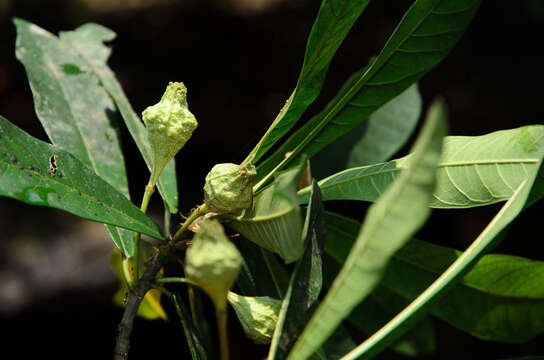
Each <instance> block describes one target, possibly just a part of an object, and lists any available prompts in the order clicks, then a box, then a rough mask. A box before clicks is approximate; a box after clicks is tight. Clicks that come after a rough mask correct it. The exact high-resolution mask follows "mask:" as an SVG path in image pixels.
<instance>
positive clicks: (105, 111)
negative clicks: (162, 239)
mask: <svg viewBox="0 0 544 360" xmlns="http://www.w3.org/2000/svg"><path fill="white" fill-rule="evenodd" d="M14 23H15V25H16V27H17V45H16V54H17V58H18V59H19V60H20V61H21V62H22V63H23V65H24V66H25V69H26V71H27V74H28V80H29V82H30V87H31V89H32V93H33V94H34V102H35V108H36V113H37V115H38V118H39V119H40V122H41V123H42V125H43V127H44V129H45V131H46V133H47V135H48V136H49V139H50V140H51V142H52V143H53V144H55V145H56V146H58V147H59V148H61V149H64V150H66V151H68V152H70V153H71V154H72V155H74V156H75V157H77V158H78V159H79V160H80V161H81V162H82V163H84V164H85V165H87V166H89V167H92V168H93V169H94V171H95V172H96V173H97V174H98V175H99V176H100V177H102V178H103V179H104V180H106V181H107V182H108V183H109V184H110V185H112V186H113V187H115V188H116V189H117V190H119V191H120V192H121V193H123V194H124V195H125V196H126V197H127V198H128V199H130V196H129V192H128V181H127V176H126V170H125V162H124V159H123V154H122V152H121V146H120V141H119V134H118V133H117V131H116V129H115V127H114V126H115V125H116V124H117V119H116V116H117V110H116V108H115V104H114V103H113V101H112V100H111V98H110V96H109V94H108V93H107V92H106V90H104V88H103V87H102V86H100V85H99V80H98V78H97V77H96V76H95V75H94V74H93V73H92V72H90V71H89V69H88V67H87V65H86V63H85V60H84V59H82V58H81V56H80V55H79V54H78V52H77V51H76V50H75V49H74V48H73V47H72V46H70V45H69V44H66V43H63V42H61V41H60V40H59V39H58V38H57V37H56V36H54V35H53V34H51V33H49V32H47V31H45V30H43V29H41V28H40V27H38V26H36V25H34V24H31V23H29V22H26V21H24V20H19V19H16V20H14ZM79 46H80V47H85V46H86V44H85V43H80V44H79ZM106 227H107V229H108V232H109V233H110V234H111V236H112V239H113V240H114V242H115V244H116V245H117V246H118V247H119V248H120V249H122V251H123V253H124V254H125V255H126V256H132V254H133V248H134V244H133V240H132V239H133V237H132V233H131V232H130V231H126V230H122V229H119V228H115V227H114V226H111V225H106Z"/></svg>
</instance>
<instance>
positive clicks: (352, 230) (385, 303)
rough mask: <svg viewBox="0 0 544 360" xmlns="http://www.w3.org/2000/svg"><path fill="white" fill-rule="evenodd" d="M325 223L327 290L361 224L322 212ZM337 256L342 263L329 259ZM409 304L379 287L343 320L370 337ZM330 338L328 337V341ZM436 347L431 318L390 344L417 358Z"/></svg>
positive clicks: (325, 278) (400, 351)
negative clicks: (338, 248)
mask: <svg viewBox="0 0 544 360" xmlns="http://www.w3.org/2000/svg"><path fill="white" fill-rule="evenodd" d="M325 223H326V236H325V246H324V248H325V252H326V253H327V254H326V255H325V256H324V258H323V260H324V263H323V278H324V280H323V281H324V284H325V286H326V287H327V288H328V287H330V284H332V282H333V280H334V277H335V276H336V275H337V274H338V272H339V270H340V266H341V265H343V264H344V261H345V257H347V255H348V254H349V249H350V248H351V245H352V244H353V242H354V241H355V239H356V238H357V234H358V232H359V228H360V227H361V223H360V222H358V221H355V220H352V219H350V218H347V217H344V216H341V215H339V214H335V213H331V212H325ZM338 245H340V247H341V248H342V247H345V248H347V249H346V250H341V251H340V252H337V251H336V247H338ZM344 251H345V252H344ZM338 253H340V254H341V255H344V257H343V261H342V262H339V261H338V260H336V259H334V260H333V257H332V256H331V254H336V255H338ZM394 259H395V258H393V259H392V260H391V262H393V261H394ZM386 273H387V272H386ZM384 276H385V275H384ZM408 303H409V302H408V300H405V299H404V298H403V297H401V296H400V295H397V294H395V293H393V292H392V291H390V290H388V289H386V288H384V287H383V286H381V285H378V286H377V287H376V289H374V291H373V292H372V293H371V294H370V295H369V296H368V297H367V298H366V299H365V300H364V301H363V302H362V303H360V304H359V305H357V306H356V307H355V308H354V309H353V310H352V312H351V313H350V314H349V316H348V317H347V318H346V321H348V322H349V323H350V324H352V325H353V326H355V327H357V328H358V329H359V330H361V331H362V332H363V333H365V334H368V335H369V336H370V335H372V334H373V333H374V332H376V331H377V330H379V329H380V328H381V327H382V326H383V325H384V324H385V323H387V322H388V321H389V320H391V319H392V318H393V317H394V316H395V315H396V314H397V313H398V312H399V311H401V310H402V309H404V308H405V307H406V305H408ZM333 337H334V335H333ZM333 337H331V338H329V342H330V341H331V339H332V338H333ZM355 347H356V344H353V346H352V347H350V348H349V349H346V350H345V351H343V352H342V353H341V354H338V355H340V356H338V358H340V357H341V355H344V354H346V353H347V352H349V351H350V350H351V349H354V348H355ZM435 347H436V340H435V334H434V327H433V323H432V319H430V318H427V319H423V320H422V321H421V323H420V324H418V325H417V326H416V327H415V328H414V329H413V330H411V331H410V332H409V333H408V334H406V335H405V336H404V337H403V338H402V339H400V340H399V341H397V342H396V343H395V344H393V345H392V346H391V349H392V350H394V351H396V352H398V353H399V354H402V355H405V356H410V357H419V356H424V355H429V354H431V353H432V352H434V351H435Z"/></svg>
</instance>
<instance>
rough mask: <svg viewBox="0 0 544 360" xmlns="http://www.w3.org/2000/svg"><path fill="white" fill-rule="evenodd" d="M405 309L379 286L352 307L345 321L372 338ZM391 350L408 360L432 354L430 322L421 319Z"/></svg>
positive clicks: (400, 301) (434, 343)
mask: <svg viewBox="0 0 544 360" xmlns="http://www.w3.org/2000/svg"><path fill="white" fill-rule="evenodd" d="M406 305H408V302H407V301H406V300H404V299H402V298H401V297H400V296H398V295H396V294H394V293H393V292H391V291H388V290H387V289H385V288H383V287H381V286H378V287H377V288H376V289H375V290H374V291H373V292H372V294H371V295H370V296H369V297H368V298H367V299H365V301H364V302H363V303H361V304H360V305H359V306H357V307H355V309H354V310H353V311H352V312H351V314H350V316H349V318H348V319H347V320H348V321H349V322H350V323H351V324H353V325H355V326H357V327H358V328H360V329H361V330H363V331H364V332H365V333H366V334H369V335H372V334H374V333H375V332H376V331H378V330H379V329H380V328H381V327H382V326H383V325H384V324H385V323H387V321H389V320H391V319H392V318H393V317H394V316H395V315H396V314H398V313H399V312H400V311H401V310H402V309H404V308H405V307H406ZM392 349H393V350H395V351H396V352H398V353H399V354H403V355H405V356H409V357H420V356H425V355H429V354H432V353H433V352H434V351H435V350H436V339H435V335H434V327H433V323H432V320H431V319H423V320H422V321H421V322H420V323H418V324H417V325H416V326H415V327H414V328H413V329H412V330H411V331H410V332H409V333H408V334H406V335H405V336H404V337H403V338H402V339H400V340H399V341H398V342H396V343H395V344H393V346H392ZM350 350H351V349H350Z"/></svg>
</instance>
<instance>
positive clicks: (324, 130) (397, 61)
mask: <svg viewBox="0 0 544 360" xmlns="http://www.w3.org/2000/svg"><path fill="white" fill-rule="evenodd" d="M480 2H481V0H417V1H415V2H414V4H413V5H412V6H411V7H410V9H409V10H408V11H407V13H406V14H405V15H404V17H403V19H402V20H401V22H400V24H399V25H398V26H397V28H396V30H395V32H394V33H393V34H392V35H391V37H390V38H389V40H388V41H387V43H386V44H385V46H384V48H383V50H382V51H381V53H380V54H379V55H378V57H377V58H376V60H375V61H374V62H373V64H372V65H371V66H370V67H369V68H368V70H366V71H364V72H360V74H361V76H360V77H359V78H358V79H357V81H354V82H353V85H352V87H351V88H349V89H344V91H342V92H341V93H340V94H339V95H337V97H336V98H335V99H334V100H333V102H331V103H329V105H328V106H327V107H326V108H325V110H324V111H323V112H321V113H319V114H318V115H316V116H314V117H313V118H312V119H310V121H308V122H307V123H306V124H304V125H303V126H302V127H301V128H300V129H299V130H297V131H296V132H295V133H294V134H293V135H291V136H290V137H289V138H288V139H287V140H286V142H285V143H284V144H283V145H282V146H281V147H280V148H279V149H278V150H277V151H275V152H274V153H273V154H272V155H271V156H270V157H269V158H267V159H266V160H265V161H264V162H263V163H262V164H261V165H260V166H259V167H258V169H257V176H258V177H259V178H258V179H256V181H259V180H260V179H261V178H262V177H265V176H267V175H268V173H270V172H271V171H277V169H276V166H277V165H278V164H280V163H281V162H282V161H283V160H284V156H285V154H286V153H288V152H291V153H292V155H291V156H290V157H289V159H288V160H287V161H285V162H283V163H282V166H285V165H287V164H288V163H289V162H290V161H293V160H294V159H296V158H297V157H298V156H300V155H301V154H305V155H306V156H307V157H309V158H311V157H312V156H314V155H315V154H316V153H317V152H319V151H320V150H322V149H323V148H325V147H326V146H327V145H328V144H330V143H332V142H333V141H335V140H336V139H338V138H339V137H340V136H342V135H343V134H345V133H347V132H349V131H350V130H351V129H353V128H354V127H355V126H357V125H358V124H359V123H361V122H362V121H363V120H365V119H367V118H368V117H369V116H370V114H372V113H373V112H374V111H376V110H377V109H379V108H380V107H381V106H382V105H383V104H385V103H386V102H388V101H389V100H391V99H393V98H394V97H395V96H397V95H398V94H400V93H401V92H403V91H404V90H405V89H407V88H408V87H409V86H410V85H412V84H413V83H415V82H416V81H417V80H419V79H420V78H421V77H422V76H423V75H425V74H426V73H427V72H428V71H430V70H431V69H432V68H433V67H435V66H436V65H437V64H438V63H439V62H440V61H441V60H442V59H444V58H445V57H446V55H447V54H448V53H449V52H450V50H451V49H452V48H453V46H454V45H455V44H456V43H457V41H458V40H459V39H460V38H461V35H462V34H463V32H464V31H465V30H466V28H467V27H468V25H469V23H470V21H471V20H472V18H473V16H474V14H475V13H476V10H477V9H478V7H479V5H480Z"/></svg>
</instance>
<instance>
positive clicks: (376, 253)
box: [289, 102, 446, 360]
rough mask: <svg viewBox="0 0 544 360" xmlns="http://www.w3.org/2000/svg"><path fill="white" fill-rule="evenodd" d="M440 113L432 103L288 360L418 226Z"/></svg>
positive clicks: (364, 292)
mask: <svg viewBox="0 0 544 360" xmlns="http://www.w3.org/2000/svg"><path fill="white" fill-rule="evenodd" d="M445 116H446V115H445V109H444V106H443V104H442V103H440V102H435V103H434V104H433V105H432V106H431V108H430V110H429V112H428V115H427V119H426V122H425V125H424V127H423V129H422V131H421V133H420V135H419V137H418V140H417V141H416V144H415V145H414V151H413V153H414V154H413V161H412V162H411V164H410V167H409V168H408V169H406V171H404V172H403V173H402V174H401V175H400V176H399V178H398V179H397V181H396V182H395V183H394V184H393V185H392V186H391V187H390V188H389V189H388V190H387V191H386V192H385V193H384V194H383V195H382V196H381V197H380V199H379V200H378V201H376V202H375V203H374V204H373V205H372V206H371V207H370V208H369V209H368V212H367V215H366V218H365V221H364V223H363V226H362V227H361V231H360V233H359V235H358V237H357V241H356V242H355V244H354V245H353V248H352V250H351V252H350V255H349V256H348V258H347V260H346V262H345V264H344V266H343V267H342V270H341V271H340V273H339V274H338V276H337V277H336V279H335V280H334V282H333V284H332V286H331V288H330V289H329V292H328V293H327V295H326V297H325V299H324V300H323V302H322V303H321V305H320V306H319V308H318V309H317V311H316V312H315V314H314V316H313V317H312V319H311V320H310V322H309V323H308V325H307V326H306V328H305V330H304V332H303V333H302V335H301V336H300V337H299V339H298V341H297V343H296V344H295V346H294V347H293V350H292V351H291V353H290V354H289V359H291V360H296V359H306V358H308V357H309V356H310V355H311V354H312V353H313V352H314V351H315V350H316V349H317V348H318V347H319V346H320V345H321V344H322V343H323V342H324V341H325V340H326V339H327V337H328V336H329V335H330V334H331V332H332V331H333V330H334V329H335V328H336V327H337V326H338V324H340V322H342V320H343V319H344V318H345V317H346V316H348V315H349V313H350V312H351V311H352V310H353V308H354V307H355V306H357V304H359V303H360V302H361V301H362V300H364V299H365V298H366V297H367V296H368V295H369V294H370V293H371V292H372V290H373V289H374V288H375V287H376V285H377V284H378V282H379V281H380V279H381V277H382V275H383V272H384V271H385V268H386V266H387V263H388V262H389V259H390V258H391V257H392V256H393V254H394V253H395V252H396V251H397V250H398V249H399V248H401V247H402V246H403V245H404V243H405V242H406V241H407V240H408V239H410V237H411V236H412V235H413V234H414V233H415V232H416V231H417V230H418V229H419V228H420V227H421V226H422V225H423V223H424V222H425V220H426V219H427V217H428V216H429V213H430V210H429V207H428V203H429V200H430V198H431V197H432V192H433V189H434V185H435V180H436V176H435V173H436V165H437V164H438V160H439V158H440V153H441V148H442V138H443V136H444V135H445V133H446V120H445Z"/></svg>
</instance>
